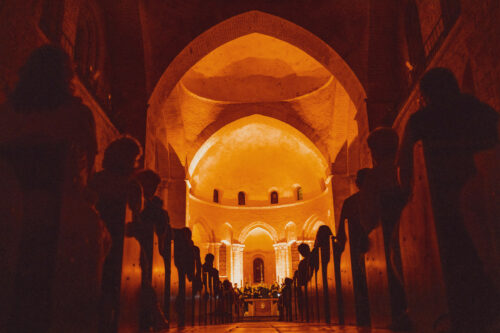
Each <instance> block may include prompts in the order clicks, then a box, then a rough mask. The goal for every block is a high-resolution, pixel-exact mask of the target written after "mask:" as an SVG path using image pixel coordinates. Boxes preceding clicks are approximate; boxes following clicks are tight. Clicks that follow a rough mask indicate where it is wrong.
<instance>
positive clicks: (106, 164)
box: [102, 136, 142, 173]
mask: <svg viewBox="0 0 500 333" xmlns="http://www.w3.org/2000/svg"><path fill="white" fill-rule="evenodd" d="M141 155H142V149H141V146H140V144H139V142H137V140H136V139H134V138H132V137H130V136H124V137H121V138H119V139H117V140H115V141H113V142H111V143H110V144H109V146H108V148H106V151H105V152H104V159H103V161H102V167H103V168H104V170H108V171H113V172H120V173H132V172H133V171H134V167H135V163H136V161H137V159H138V158H139V157H140V156H141Z"/></svg>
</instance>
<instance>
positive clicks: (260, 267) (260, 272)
mask: <svg viewBox="0 0 500 333" xmlns="http://www.w3.org/2000/svg"><path fill="white" fill-rule="evenodd" d="M253 282H255V283H259V282H264V260H262V259H261V258H255V259H254V261H253Z"/></svg>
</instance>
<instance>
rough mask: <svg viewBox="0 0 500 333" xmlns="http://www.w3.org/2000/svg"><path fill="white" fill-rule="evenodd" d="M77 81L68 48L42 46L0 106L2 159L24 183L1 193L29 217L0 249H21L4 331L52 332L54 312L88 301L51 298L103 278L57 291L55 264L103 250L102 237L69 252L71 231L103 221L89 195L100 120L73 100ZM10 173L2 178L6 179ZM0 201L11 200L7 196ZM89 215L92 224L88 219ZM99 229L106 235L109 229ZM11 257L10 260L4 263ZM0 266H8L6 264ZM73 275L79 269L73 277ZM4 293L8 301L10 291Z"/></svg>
mask: <svg viewBox="0 0 500 333" xmlns="http://www.w3.org/2000/svg"><path fill="white" fill-rule="evenodd" d="M73 76H74V73H73V70H72V65H71V62H70V58H69V57H68V55H67V54H66V53H65V52H64V51H63V50H62V49H60V48H59V47H57V46H52V45H45V46H42V47H40V48H38V49H36V50H35V51H34V52H33V53H31V55H30V56H29V58H28V60H27V61H26V63H25V64H24V66H23V67H22V68H21V70H20V71H19V81H18V83H17V86H16V87H15V89H14V91H13V92H12V93H11V94H10V96H8V99H7V102H6V103H5V104H3V105H2V106H0V158H1V159H2V160H3V161H4V162H6V163H7V164H8V165H10V166H11V170H12V172H13V173H14V174H15V177H16V178H17V183H18V187H17V188H12V189H11V190H10V191H9V193H2V196H11V195H13V194H14V193H17V192H19V193H20V196H21V197H20V202H19V205H20V206H22V207H21V208H20V211H21V212H22V213H23V214H22V217H20V220H19V221H11V220H8V221H5V220H4V223H5V224H4V227H3V231H2V236H1V237H2V238H1V239H0V243H1V244H2V245H1V247H4V246H5V247H9V248H12V249H16V251H17V253H16V258H17V262H16V264H15V265H12V264H9V265H8V266H7V268H6V269H5V271H2V273H1V274H2V275H4V276H8V277H9V278H10V281H9V283H10V284H11V285H10V286H5V287H6V288H8V289H9V290H12V291H13V292H12V296H13V299H12V300H10V302H9V303H10V304H9V305H8V307H9V308H10V311H9V310H7V309H6V308H5V307H3V304H0V305H2V315H1V316H0V318H1V317H4V316H9V313H10V324H9V327H4V329H6V330H7V331H16V332H19V331H23V332H27V331H37V332H46V331H47V330H48V329H49V325H50V324H51V318H52V321H53V322H52V324H54V322H56V321H58V320H59V319H61V318H53V316H52V312H51V311H52V310H53V309H56V308H57V311H59V310H60V308H61V306H67V307H68V308H72V309H73V310H75V309H77V308H78V306H79V305H78V304H79V303H81V302H82V301H83V300H82V299H71V298H64V299H63V298H62V299H60V300H57V301H58V302H57V303H56V300H54V299H52V296H53V295H54V293H56V294H57V295H58V294H59V293H67V294H69V293H73V295H74V293H75V292H76V293H78V292H81V289H82V286H83V285H84V284H85V283H87V282H88V281H90V280H92V281H94V280H96V278H95V277H94V276H90V274H91V272H89V280H87V281H84V280H83V279H76V280H75V281H73V282H74V284H73V285H72V287H74V288H75V290H68V289H65V290H61V289H64V288H65V287H67V286H66V284H65V283H66V282H67V281H66V280H65V279H64V277H63V278H62V280H61V282H62V283H64V286H63V285H58V286H57V288H53V282H54V281H55V279H56V280H57V279H59V278H61V277H60V276H59V275H60V274H59V273H58V271H57V270H56V266H57V268H62V267H65V268H67V267H68V266H67V265H66V263H67V261H68V260H69V257H70V256H72V255H77V257H75V260H77V261H78V262H80V259H81V258H80V257H79V256H78V254H79V253H75V252H73V250H74V248H75V247H77V246H81V248H80V249H79V250H80V251H88V250H90V249H92V250H93V251H99V249H98V246H96V244H95V243H96V242H98V241H99V240H98V239H96V238H92V239H90V241H89V243H88V244H83V242H82V244H80V242H78V244H73V245H74V246H73V248H71V249H68V248H65V247H66V245H67V243H66V242H67V240H66V238H68V234H69V233H70V232H72V230H70V229H74V228H75V226H76V227H78V228H80V227H82V228H86V227H87V228H90V226H92V225H96V228H99V227H100V226H98V225H97V224H98V223H99V219H98V218H97V216H96V215H95V214H92V212H91V210H90V208H89V206H88V205H86V203H85V202H84V195H83V188H84V187H85V185H86V183H87V179H88V177H89V174H90V173H91V171H92V169H93V164H94V158H95V155H96V151H97V145H96V137H95V124H94V118H93V116H92V112H91V111H90V110H89V109H88V108H87V107H86V106H84V105H83V104H82V101H81V100H80V99H79V98H77V97H75V96H74V95H73V89H72V85H71V80H72V78H73ZM5 176H6V174H5V173H2V177H5ZM0 199H1V200H2V201H3V202H8V199H7V198H0ZM63 202H70V203H71V204H72V205H73V206H74V207H78V209H79V210H82V211H83V214H82V215H81V218H76V219H75V220H73V221H68V220H67V216H66V215H65V213H64V205H63ZM80 213H81V211H80ZM2 215H3V218H4V219H5V215H4V214H2ZM84 215H85V216H84ZM85 218H90V219H92V218H93V220H92V221H90V222H89V221H87V220H85V221H82V219H85ZM11 222H12V223H13V224H11V225H9V223H11ZM86 224H87V225H86ZM13 230H18V231H19V233H18V235H20V236H18V237H13V234H11V233H9V232H13ZM87 230H88V229H87ZM87 230H86V231H87ZM100 232H101V234H102V235H101V236H102V237H104V233H105V231H104V230H101V231H100ZM95 236H96V235H94V237H95ZM58 245H59V246H60V247H59V249H58ZM92 246H95V247H92ZM0 251H2V252H3V249H1V248H0ZM100 255H101V254H98V253H92V254H90V255H89V258H88V260H89V262H88V263H89V264H90V263H91V262H92V261H94V260H99V258H98V257H99V256H100ZM4 259H7V258H2V261H3V260H4ZM95 265H97V263H95ZM95 265H94V266H95ZM0 267H1V268H2V269H4V268H5V267H6V266H4V263H3V262H2V264H1V265H0ZM94 269H95V268H94ZM72 273H75V272H69V274H72ZM57 281H59V280H57ZM96 282H97V281H96ZM84 288H93V287H92V286H86V287H84ZM77 289H78V291H77ZM90 292H94V290H93V289H92V290H90ZM1 293H2V297H4V295H5V293H4V292H1ZM85 301H90V300H88V299H86V300H85ZM66 302H69V303H66ZM2 303H3V301H2ZM81 305H82V306H88V304H87V305H84V304H81ZM54 306H55V307H56V308H54ZM80 310H81V308H80ZM87 315H88V316H89V317H91V316H92V314H90V313H87ZM62 319H64V318H62ZM57 324H61V323H60V322H58V323H57ZM61 325H63V324H61Z"/></svg>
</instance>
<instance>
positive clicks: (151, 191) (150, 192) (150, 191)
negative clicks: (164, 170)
mask: <svg viewBox="0 0 500 333" xmlns="http://www.w3.org/2000/svg"><path fill="white" fill-rule="evenodd" d="M137 180H138V181H139V183H141V186H142V190H143V194H144V198H146V199H148V200H150V199H151V198H152V197H153V196H154V195H155V193H156V189H157V188H158V185H159V184H160V182H161V178H160V176H158V174H157V173H156V172H154V171H153V170H144V171H141V172H140V173H139V174H138V175H137Z"/></svg>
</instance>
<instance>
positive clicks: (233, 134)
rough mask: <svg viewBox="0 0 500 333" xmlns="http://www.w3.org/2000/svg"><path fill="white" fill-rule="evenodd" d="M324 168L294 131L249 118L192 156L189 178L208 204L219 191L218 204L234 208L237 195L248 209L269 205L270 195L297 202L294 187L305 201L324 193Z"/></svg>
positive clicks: (309, 145)
mask: <svg viewBox="0 0 500 333" xmlns="http://www.w3.org/2000/svg"><path fill="white" fill-rule="evenodd" d="M327 168H328V166H327V163H326V161H325V160H324V158H323V156H322V155H321V153H320V152H319V150H318V149H317V148H316V147H315V146H314V144H313V143H312V142H311V141H310V140H309V139H308V138H307V137H305V135H304V134H302V133H301V132H299V131H298V130H296V129H295V128H293V127H292V126H290V125H288V124H286V123H284V122H281V121H279V120H276V119H273V118H270V117H266V116H261V115H252V116H249V117H244V118H241V119H239V120H237V121H234V122H232V123H230V124H228V125H226V126H225V127H223V128H221V129H220V130H218V131H217V132H216V133H215V134H213V135H212V136H211V137H210V138H209V139H208V140H207V141H206V142H205V143H204V144H203V145H202V146H201V148H200V149H199V151H198V152H197V153H196V154H195V156H194V158H193V160H192V162H191V164H190V166H189V175H190V182H191V186H192V188H191V193H192V194H193V195H194V196H195V197H198V198H200V199H202V200H206V201H212V195H213V190H214V189H218V190H219V191H220V195H219V197H220V198H221V201H220V202H221V203H223V204H227V205H237V198H238V192H240V191H243V192H245V193H246V196H247V205H249V206H264V205H269V196H270V192H271V191H277V192H278V194H279V197H280V203H286V202H295V201H296V196H297V195H296V193H297V192H296V186H300V187H301V188H302V191H303V198H304V199H305V200H307V199H308V198H311V197H314V196H316V195H318V194H320V193H322V192H323V190H324V181H325V178H326V170H327Z"/></svg>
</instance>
